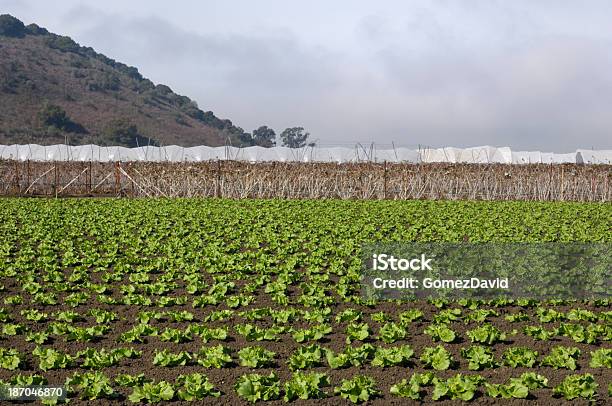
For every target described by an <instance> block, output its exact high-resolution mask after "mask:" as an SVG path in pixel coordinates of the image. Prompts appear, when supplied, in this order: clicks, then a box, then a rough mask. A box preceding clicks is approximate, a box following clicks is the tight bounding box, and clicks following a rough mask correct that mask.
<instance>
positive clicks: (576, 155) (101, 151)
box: [0, 144, 612, 164]
mask: <svg viewBox="0 0 612 406" xmlns="http://www.w3.org/2000/svg"><path fill="white" fill-rule="evenodd" d="M0 159H11V160H20V161H27V160H30V161H76V162H88V161H94V162H115V161H122V162H128V161H151V162H202V161H212V160H237V161H247V162H272V161H277V162H336V163H344V162H395V163H399V162H448V163H506V164H533V163H545V164H548V163H580V164H582V163H584V164H612V150H599V151H594V150H585V149H579V150H577V151H576V152H572V153H569V154H568V153H566V154H557V153H552V152H540V151H512V150H511V149H510V148H509V147H501V148H497V147H491V146H481V147H472V148H454V147H446V148H420V149H408V148H393V149H378V148H375V147H374V145H372V146H371V147H369V148H364V147H363V146H361V145H356V146H355V147H354V148H347V147H332V148H321V147H304V148H287V147H273V148H263V147H247V148H236V147H207V146H198V147H190V148H183V147H179V146H176V145H169V146H165V147H152V146H146V147H138V148H125V147H102V146H98V145H91V144H89V145H80V146H69V145H48V146H44V145H37V144H26V145H0Z"/></svg>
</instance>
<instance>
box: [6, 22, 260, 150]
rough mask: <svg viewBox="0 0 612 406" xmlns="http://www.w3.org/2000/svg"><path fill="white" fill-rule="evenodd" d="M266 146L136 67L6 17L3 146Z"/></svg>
mask: <svg viewBox="0 0 612 406" xmlns="http://www.w3.org/2000/svg"><path fill="white" fill-rule="evenodd" d="M64 142H68V143H70V144H75V145H78V144H88V143H96V144H100V145H125V146H136V145H143V144H144V145H147V144H153V145H154V144H163V145H170V144H176V145H182V146H194V145H211V146H219V145H225V144H227V143H231V145H242V146H247V145H265V144H266V142H269V140H268V141H266V140H263V141H262V140H261V139H260V137H254V136H252V135H251V134H249V133H246V132H245V131H243V130H242V129H241V128H240V127H237V126H235V125H234V124H233V123H232V122H231V121H230V120H227V119H220V118H218V117H217V116H215V115H214V114H213V112H212V111H203V110H202V109H200V108H199V107H198V105H197V104H196V102H195V101H193V100H191V99H190V98H188V97H186V96H182V95H178V94H176V93H174V92H173V91H172V89H170V88H169V87H168V86H165V85H163V84H155V83H153V82H152V81H150V80H149V79H147V78H145V77H143V76H142V75H141V74H140V72H139V71H138V69H137V68H135V67H133V66H127V65H125V64H123V63H120V62H117V61H115V60H113V59H111V58H109V57H107V56H105V55H102V54H100V53H97V52H96V51H95V50H94V49H92V48H90V47H84V46H81V45H79V44H78V43H76V42H75V41H74V40H72V39H71V38H70V37H67V36H62V35H57V34H53V33H50V32H49V31H47V30H46V29H45V28H42V27H39V26H38V25H36V24H30V25H25V24H24V23H23V22H21V21H20V20H18V19H16V18H14V17H12V16H10V15H6V14H5V15H1V16H0V144H12V143H20V144H24V143H37V144H46V145H49V144H56V143H64Z"/></svg>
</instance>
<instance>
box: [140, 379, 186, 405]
mask: <svg viewBox="0 0 612 406" xmlns="http://www.w3.org/2000/svg"><path fill="white" fill-rule="evenodd" d="M175 393H176V392H175V390H174V386H173V385H172V384H171V383H169V382H166V381H159V382H157V383H153V382H147V383H144V384H143V385H142V386H135V387H134V390H133V391H132V393H131V394H130V396H129V397H128V399H129V400H130V401H132V402H134V403H158V402H161V401H162V400H165V401H169V400H172V399H173V398H174V395H175Z"/></svg>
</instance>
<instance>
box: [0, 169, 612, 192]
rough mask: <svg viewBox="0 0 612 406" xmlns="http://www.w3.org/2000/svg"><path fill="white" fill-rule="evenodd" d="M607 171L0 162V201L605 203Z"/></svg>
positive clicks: (611, 188)
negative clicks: (210, 199)
mask: <svg viewBox="0 0 612 406" xmlns="http://www.w3.org/2000/svg"><path fill="white" fill-rule="evenodd" d="M611 180H612V166H610V165H574V164H556V165H548V164H532V165H505V164H391V163H342V164H335V163H282V162H271V163H248V162H237V161H215V162H201V163H187V162H185V163H155V162H125V163H100V162H30V161H0V195H5V196H32V195H34V196H131V197H226V198H288V199H321V198H325V199H390V200H408V199H432V200H444V199H446V200H524V201H582V202H609V201H610V200H611V196H612V182H611Z"/></svg>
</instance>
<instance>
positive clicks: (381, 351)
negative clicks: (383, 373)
mask: <svg viewBox="0 0 612 406" xmlns="http://www.w3.org/2000/svg"><path fill="white" fill-rule="evenodd" d="M413 355H414V350H413V349H412V347H410V345H408V344H406V345H402V346H400V347H390V348H382V347H378V348H376V352H375V353H374V359H372V365H373V366H376V367H383V368H384V367H390V366H398V365H404V366H405V365H408V363H409V362H410V359H411V358H412V356H413Z"/></svg>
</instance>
